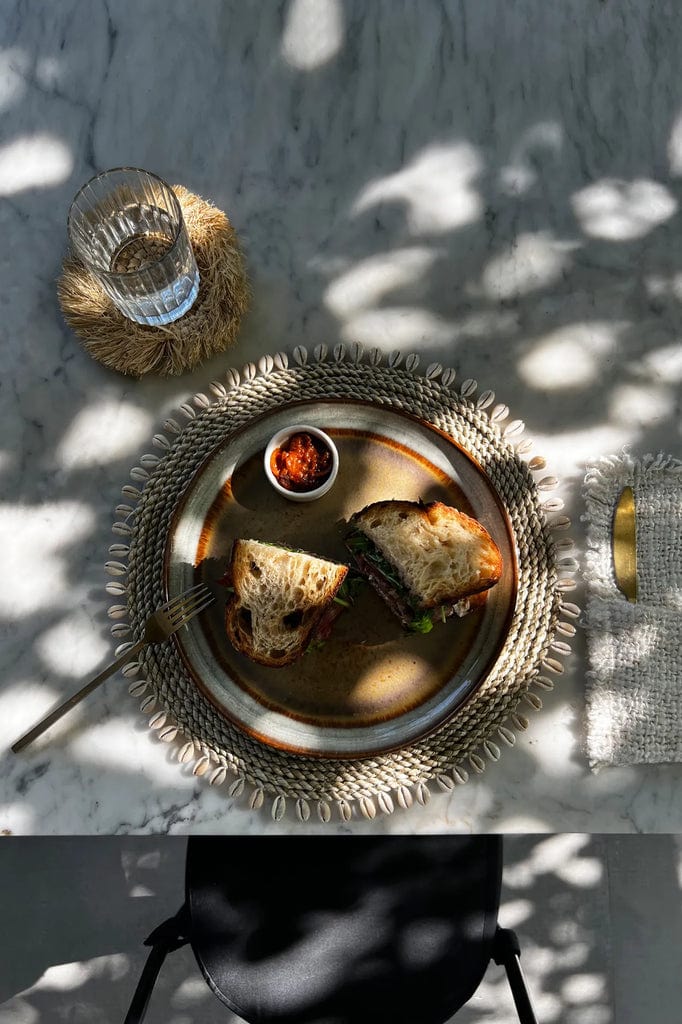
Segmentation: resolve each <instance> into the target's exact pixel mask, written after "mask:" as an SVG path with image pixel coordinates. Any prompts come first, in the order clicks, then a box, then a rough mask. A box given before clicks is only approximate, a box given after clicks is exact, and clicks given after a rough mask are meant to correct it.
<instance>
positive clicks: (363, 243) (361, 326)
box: [0, 0, 682, 833]
mask: <svg viewBox="0 0 682 1024" xmlns="http://www.w3.org/2000/svg"><path fill="white" fill-rule="evenodd" d="M0 42H1V52H0V109H1V110H2V122H0V123H1V126H2V127H1V128H0V133H1V136H0V225H1V229H2V238H3V242H4V244H3V246H2V249H1V254H0V265H1V268H2V269H1V274H0V280H1V282H2V288H1V291H0V302H1V303H2V317H0V335H1V339H2V352H3V359H4V364H3V373H2V378H1V381H0V405H1V408H0V416H1V423H2V441H1V443H0V480H1V482H2V483H1V489H0V523H1V529H0V536H1V537H2V549H3V573H2V582H3V585H2V591H1V593H0V637H1V643H0V658H1V659H2V660H1V665H2V669H1V673H0V732H1V739H2V742H1V744H0V746H1V747H2V749H3V751H4V750H5V749H6V747H7V746H8V745H9V743H10V742H11V741H12V740H13V739H14V738H15V737H16V736H17V735H18V734H19V733H20V732H22V731H23V730H24V729H25V728H27V727H28V726H29V725H30V724H32V722H33V721H34V720H35V719H37V718H38V717H39V716H40V715H41V714H43V713H44V712H46V711H47V710H48V709H49V708H50V706H52V704H53V703H54V702H55V701H56V700H57V699H58V698H60V697H63V696H64V695H66V694H68V693H69V692H71V691H72V690H73V689H76V688H77V687H78V686H79V685H80V683H81V682H82V681H84V680H85V679H86V678H88V677H89V676H90V675H93V674H95V673H96V672H97V671H98V670H99V668H100V667H101V666H102V665H104V664H106V662H107V660H108V659H109V658H110V656H111V653H112V649H113V645H112V641H111V637H110V635H109V622H108V620H107V616H106V606H107V602H106V599H105V598H104V594H103V584H104V574H103V563H104V561H105V560H106V558H107V557H108V556H107V550H108V547H109V544H110V543H111V533H110V527H111V522H112V510H113V508H114V506H115V505H116V504H117V502H118V501H119V496H120V488H121V486H122V485H123V484H124V483H125V482H127V480H128V474H129V470H130V468H131V466H133V465H135V463H136V460H137V459H138V457H139V454H140V453H141V452H143V451H146V450H148V449H149V442H150V439H151V436H152V435H153V434H154V433H155V432H156V431H157V430H158V429H159V427H160V425H161V424H162V423H163V420H164V419H165V418H166V417H167V416H168V415H169V413H171V412H172V410H173V409H175V408H176V407H177V405H178V404H179V403H180V402H182V401H184V400H185V399H186V398H187V397H188V396H189V395H191V394H193V393H194V392H196V391H200V390H203V389H204V388H205V387H206V385H207V383H208V382H209V381H210V380H212V379H215V378H219V377H220V376H221V374H223V373H224V372H225V370H226V369H227V368H228V367H230V366H232V365H234V366H237V367H239V366H242V365H243V364H244V363H246V362H247V361H249V360H253V359H256V358H257V357H258V356H259V355H261V354H263V353H267V352H273V351H277V350H279V349H283V348H284V349H290V350H291V349H292V348H293V347H294V346H295V345H297V344H303V345H307V346H310V347H312V346H314V345H316V344H318V343H320V342H324V343H326V344H327V345H329V346H330V347H331V346H333V345H334V344H336V343H338V342H339V341H342V342H352V341H356V340H357V341H360V342H362V343H364V344H366V345H370V346H378V347H379V348H380V349H381V350H382V351H384V352H386V353H388V352H390V351H392V350H394V349H399V350H401V351H403V352H404V353H408V352H418V353H419V354H420V356H421V358H422V360H423V362H427V363H428V362H431V361H438V362H441V363H442V364H444V365H447V366H454V367H456V368H457V370H458V373H459V374H460V376H465V377H474V378H477V379H478V380H479V381H480V382H481V385H482V386H484V387H487V388H491V389H493V390H494V391H495V392H496V393H497V395H498V397H499V399H500V400H501V401H504V402H506V403H507V404H508V405H509V406H510V407H511V409H512V412H513V414H514V416H518V417H520V418H522V419H524V420H525V422H526V424H527V428H528V431H529V433H530V435H531V436H532V437H534V438H535V444H536V450H537V451H538V452H540V453H542V454H543V455H545V457H546V458H547V460H548V463H549V466H550V467H551V469H552V471H553V472H555V473H556V474H557V475H558V476H559V477H560V478H561V480H562V482H563V484H562V495H563V497H564V498H565V500H566V504H567V508H568V512H569V514H570V515H572V517H573V518H574V536H575V538H576V540H577V542H578V547H579V548H580V546H581V544H582V538H583V535H584V528H583V524H582V523H581V521H580V515H581V511H582V501H581V494H580V488H581V482H582V477H583V474H584V467H585V463H586V461H588V460H589V459H591V458H592V457H595V456H598V455H600V454H608V453H613V452H617V451H619V450H620V449H621V448H622V446H623V445H630V446H631V449H632V451H633V452H635V453H644V452H649V451H658V450H664V451H668V452H671V453H673V454H675V455H678V456H679V455H680V454H682V437H681V433H680V381H681V380H682V348H681V347H680V343H679V329H680V315H679V311H680V298H681V297H682V245H681V244H680V232H679V224H680V208H679V201H680V194H681V187H680V176H682V84H681V80H680V76H679V53H680V49H681V44H682V22H681V21H680V19H679V18H678V17H676V15H675V13H674V12H673V11H672V8H670V9H668V8H664V7H663V5H661V9H660V10H659V11H658V13H656V14H654V13H653V12H652V9H651V4H650V3H649V2H648V0H647V2H645V0H633V2H632V3H630V4H628V5H627V6H626V7H623V5H619V4H616V3H611V2H603V3H601V2H597V0H574V2H572V3H570V4H547V3H546V2H545V0H522V2H521V3H518V4H508V3H506V2H505V0H495V2H493V0H491V2H485V3H480V4H479V3H473V2H472V3H466V2H464V3H454V2H452V3H446V4H443V5H441V4H437V3H427V2H423V3H420V4H418V5H417V4H412V3H399V2H390V3H389V2H385V3H369V4H367V3H360V2H357V3H352V2H341V0H316V2H313V0H290V2H288V3H266V4H257V3H255V2H254V3H238V2H236V0H235V2H233V3H224V2H217V0H216V2H204V3H202V4H200V5H186V4H179V3H170V4H169V3H164V2H161V0H158V2H146V3H144V4H137V3H133V2H132V0H130V2H128V0H125V2H123V0H122V2H119V0H116V2H113V3H111V4H109V5H108V6H107V5H105V4H92V3H89V2H85V0H83V2H76V0H74V2H67V0H63V2H59V3H57V4H54V5H45V4H40V3H35V2H34V3H28V4H25V3H21V4H19V3H11V2H8V3H5V4H3V6H2V10H1V11H0ZM120 164H134V165H138V166H142V167H147V168H149V169H150V170H154V171H156V172H157V173H159V174H161V175H162V176H163V177H165V178H166V179H167V180H170V181H172V182H178V183H183V184H185V185H186V186H187V187H189V188H190V189H192V190H194V191H196V192H198V193H200V194H202V195H204V196H205V197H206V198H208V199H210V200H212V201H213V202H215V203H216V204H217V205H218V206H220V207H222V208H223V209H225V210H226V211H227V212H228V213H229V215H230V217H231V218H232V220H233V222H234V224H235V226H236V228H237V230H238V232H239V234H240V236H241V238H242V240H243V244H244V248H245V252H246V255H247V259H248V264H249V273H250V277H251V281H252V286H253V296H254V300H253V309H252V312H251V313H250V315H249V317H248V319H247V321H246V322H245V324H244V327H243V330H242V332H241V335H240V338H239V341H238V344H237V346H236V347H235V348H234V349H233V350H232V351H230V352H227V353H225V354H224V355H223V356H220V357H217V358H215V359H213V360H212V361H211V362H210V364H207V365H205V366H203V367H201V368H200V369H198V370H196V371H195V372H193V373H192V374H188V375H186V376H185V377H182V378H176V379H173V380H170V381H168V380H165V381H164V380H160V379H151V378H150V379H144V380H142V381H139V382H138V381H135V380H132V379H128V378H123V377H119V376H117V375H115V374H113V373H111V372H109V371H106V370H104V369H103V368H101V367H100V366H98V365H97V364H96V363H95V362H93V361H92V360H91V359H90V358H89V357H88V356H87V355H86V354H85V353H84V351H83V350H82V349H81V347H80V345H79V343H78V341H77V339H76V338H75V337H74V336H73V334H72V333H71V332H70V331H69V330H68V328H66V326H65V325H64V323H63V320H62V318H61V315H60V312H59V309H58V305H57V301H56V291H55V285H56V280H57V277H58V274H59V268H60V262H61V259H62V256H63V254H64V251H65V244H66V234H65V218H66V211H67V209H68V204H69V201H70V199H71V197H72V195H73V194H74V192H75V191H76V189H77V188H78V186H79V185H80V184H81V183H82V182H83V181H84V180H86V179H87V178H88V177H89V176H91V175H92V174H93V173H95V172H96V171H98V170H101V169H104V168H107V167H112V166H116V165H120ZM581 596H582V595H581V591H580V589H579V590H578V591H577V594H576V597H575V599H576V601H577V602H578V603H580V601H581ZM584 672H585V654H584V647H583V643H582V640H581V639H580V638H579V640H578V642H577V643H576V650H575V654H574V656H573V659H572V662H571V663H570V668H569V671H568V672H567V673H566V676H565V677H564V678H563V680H562V682H561V684H560V685H559V686H558V687H557V688H556V690H555V691H554V692H553V693H552V694H549V695H548V696H547V697H546V699H545V707H544V709H543V710H542V711H541V712H539V713H534V714H532V715H531V725H530V728H529V730H528V732H527V733H526V734H524V735H523V736H521V737H520V739H519V740H518V742H517V744H516V747H515V748H514V749H513V750H510V751H507V752H505V755H504V757H503V760H502V761H501V762H500V763H499V764H497V765H493V766H491V767H490V768H489V769H488V770H487V771H486V773H485V774H484V775H483V776H481V777H480V778H476V779H475V780H473V781H471V782H469V783H468V784H467V785H465V786H461V787H457V788H456V789H455V790H454V792H452V793H451V794H436V795H434V796H433V798H432V800H431V802H430V803H429V804H428V806H426V807H413V808H412V809H411V810H410V811H409V812H406V813H404V812H401V813H396V814H395V815H393V816H391V817H379V818H377V819H376V820H375V821H374V822H371V823H367V822H364V821H355V822H352V823H351V824H349V825H346V824H343V823H341V822H340V821H339V820H338V819H335V820H334V822H333V823H331V824H330V825H326V826H322V825H321V824H319V823H318V824H315V825H312V824H311V825H309V826H307V827H308V829H309V830H310V831H315V830H318V829H320V830H321V829H324V830H326V831H329V830H332V831H338V832H340V831H344V830H347V829H349V828H355V829H357V830H375V831H387V832H390V831H408V832H411V831H414V832H418V831H424V832H426V831H446V830H472V831H493V830H494V831H514V830H517V831H518V830H523V831H531V830H538V831H543V830H551V831H555V830H565V831H570V830H575V831H595V832H597V831H602V832H604V831H635V830H637V831H651V832H653V831H682V785H680V783H681V782H682V767H680V766H674V765H668V766H654V767H639V768H621V769H610V770H604V771H602V772H601V773H600V774H597V775H595V774H592V773H591V772H590V771H589V769H588V767H587V763H586V759H585V757H584V754H583V752H582V749H581V726H580V718H581V714H582V708H583V697H582V694H583V681H584ZM0 773H1V774H0V778H1V781H0V830H6V831H8V832H12V833H37V832H45V833H74V832H76V833H78V832H81V833H111V832H135V833H151V832H172V833H181V832H187V831H189V830H192V831H194V832H213V831H216V832H230V833H236V832H258V831H261V830H262V831H267V832H273V831H280V832H282V831H292V832H293V831H296V830H298V829H300V828H301V826H300V825H299V824H298V823H297V822H296V821H295V820H293V819H289V818H288V817H287V818H285V819H284V820H283V821H281V822H279V823H278V824H274V823H273V822H272V821H270V820H269V818H268V817H267V816H265V815H264V814H263V813H261V812H254V811H250V810H248V809H247V808H246V807H245V806H244V805H243V803H241V802H240V801H239V800H233V799H231V798H230V797H229V796H227V794H226V791H225V787H223V788H218V789H211V788H209V787H208V786H207V785H206V783H205V782H204V781H203V780H201V779H197V778H195V777H194V776H192V775H191V774H190V773H189V772H187V771H183V770H182V769H181V768H180V767H179V766H178V765H177V763H175V762H174V761H173V760H172V759H171V757H170V754H169V749H168V748H166V747H165V746H163V745H161V744H159V743H157V742H154V741H153V740H152V739H151V738H150V736H149V733H148V731H147V728H146V724H145V719H144V717H143V716H142V715H141V714H140V712H139V711H138V706H137V703H136V702H135V701H133V700H132V699H131V698H130V697H129V696H128V695H127V693H126V689H125V685H124V684H123V683H122V681H121V680H120V678H119V679H114V680H111V681H110V682H109V683H108V684H107V685H106V687H105V688H104V689H102V690H100V691H99V692H98V693H96V694H95V695H94V696H93V697H91V698H90V700H89V701H88V703H87V705H85V706H82V707H81V708H80V709H79V710H78V711H77V712H75V713H74V714H72V716H71V717H70V719H69V720H68V722H67V721H65V722H62V723H61V724H60V725H59V726H58V727H55V728H54V729H53V730H52V732H51V734H50V736H49V738H46V739H45V740H44V741H43V742H41V743H40V744H39V745H36V747H35V749H33V750H32V751H30V752H26V754H24V755H22V756H20V757H12V756H10V755H8V754H6V753H3V754H2V767H1V769H0Z"/></svg>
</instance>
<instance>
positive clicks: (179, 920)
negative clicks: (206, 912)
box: [123, 906, 188, 1024]
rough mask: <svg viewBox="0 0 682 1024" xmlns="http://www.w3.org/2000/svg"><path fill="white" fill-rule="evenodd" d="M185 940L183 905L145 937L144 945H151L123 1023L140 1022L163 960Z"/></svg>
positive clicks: (184, 911) (185, 919)
mask: <svg viewBox="0 0 682 1024" xmlns="http://www.w3.org/2000/svg"><path fill="white" fill-rule="evenodd" d="M187 941H188V938H187V914H186V910H185V907H184V906H183V907H182V908H181V909H180V910H179V911H178V913H177V914H176V915H175V917H171V918H170V919H169V920H168V921H164V922H163V924H162V925H159V927H158V928H155V929H154V931H153V932H152V934H151V935H150V936H149V937H148V938H147V939H145V942H144V944H145V946H151V951H150V953H149V956H148V957H147V961H146V963H145V965H144V968H143V970H142V975H141V977H140V980H139V981H138V983H137V988H136V989H135V994H134V995H133V1000H132V1002H131V1004H130V1007H129V1009H128V1012H127V1014H126V1018H125V1021H124V1022H123V1024H141V1022H142V1021H143V1019H144V1016H145V1014H146V1012H147V1007H148V1006H149V1000H150V999H151V995H152V989H153V988H154V984H155V982H156V979H157V977H158V974H159V971H160V970H161V967H162V965H163V962H164V960H165V959H166V957H167V956H168V954H169V953H172V952H173V950H175V949H180V947H181V946H184V945H185V943H186V942H187Z"/></svg>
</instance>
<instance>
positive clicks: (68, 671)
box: [35, 610, 110, 678]
mask: <svg viewBox="0 0 682 1024" xmlns="http://www.w3.org/2000/svg"><path fill="white" fill-rule="evenodd" d="M88 626H89V627H90V628H88ZM35 646H36V650H37V652H38V653H39V654H40V657H41V658H42V660H43V662H44V663H45V665H47V666H48V667H49V668H50V669H53V670H54V671H55V672H58V673H59V674H60V675H62V676H74V677H76V678H78V677H79V676H81V675H87V674H95V673H96V672H97V670H98V668H99V666H100V665H102V666H104V664H105V658H106V656H107V654H108V653H109V651H110V644H109V643H108V641H107V640H105V639H104V638H103V637H102V636H100V635H99V629H98V625H97V623H94V622H92V617H91V616H87V615H86V614H85V612H83V611H79V610H76V611H75V612H74V613H72V614H71V615H67V616H65V617H64V618H63V619H62V620H61V621H60V622H58V623H57V624H56V625H54V626H52V628H51V629H46V630H44V631H43V633H42V634H41V635H40V636H39V637H38V639H37V640H36V644H35Z"/></svg>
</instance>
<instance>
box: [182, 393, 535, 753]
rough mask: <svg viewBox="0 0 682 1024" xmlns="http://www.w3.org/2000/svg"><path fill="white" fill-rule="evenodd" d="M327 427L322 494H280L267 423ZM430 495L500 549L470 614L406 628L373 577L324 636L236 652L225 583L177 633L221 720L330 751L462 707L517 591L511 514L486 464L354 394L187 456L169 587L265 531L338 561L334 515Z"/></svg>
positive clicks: (370, 745)
mask: <svg viewBox="0 0 682 1024" xmlns="http://www.w3.org/2000/svg"><path fill="white" fill-rule="evenodd" d="M301 421H305V422H307V423H310V424H311V425H312V426H318V427H321V428H322V429H323V430H326V431H327V432H328V433H329V434H330V435H331V436H332V438H333V439H334V441H335V442H336V445H337V448H338V450H339V460H340V466H339V475H338V478H337V480H336V483H335V485H334V487H333V488H332V490H331V491H330V492H329V493H328V494H326V495H325V496H324V497H322V498H320V499H319V500H318V501H314V502H310V503H308V504H295V503H293V502H290V501H287V499H286V498H284V497H281V496H280V495H278V494H276V493H275V492H274V490H273V488H272V487H271V486H270V484H269V483H268V482H267V480H266V477H265V473H264V471H263V452H264V449H265V446H266V445H267V442H268V440H269V439H270V437H271V436H272V435H273V434H274V433H275V432H276V431H277V430H279V429H280V428H282V427H285V426H287V424H290V423H293V422H301ZM389 498H395V499H406V500H412V501H416V500H418V499H419V498H421V499H422V500H423V501H425V502H427V501H433V500H440V501H443V502H445V503H447V504H450V505H454V506H456V507H457V508H459V509H461V510H462V511H463V512H466V513H467V514H469V515H473V516H475V517H476V518H477V519H478V520H480V522H481V523H483V525H484V526H485V527H486V529H487V530H488V531H489V533H490V534H491V535H492V537H493V538H494V540H495V541H496V543H497V545H498V547H499V548H500V550H501V552H502V558H503V562H504V570H503V574H502V578H501V580H500V581H499V583H498V584H497V585H496V586H495V587H494V588H493V589H492V590H491V591H490V592H489V593H488V595H487V599H486V600H485V601H484V603H483V604H482V605H481V607H480V608H477V609H476V611H474V612H473V613H471V614H469V615H467V616H465V617H464V618H461V619H459V618H456V617H453V618H452V619H449V620H448V621H447V622H446V623H439V624H438V625H437V626H435V627H434V629H433V630H432V632H431V633H429V634H427V635H414V636H412V635H406V634H405V633H404V632H403V631H402V629H401V627H400V624H399V623H398V620H397V619H395V618H394V616H393V615H391V613H390V612H389V611H388V609H387V608H386V606H385V605H384V603H383V602H382V601H381V600H380V598H379V597H378V596H377V594H376V593H375V592H374V591H373V589H372V588H371V587H369V586H367V587H366V588H364V591H363V593H362V594H361V595H360V597H359V598H358V600H357V602H356V605H355V607H354V608H352V609H351V610H349V611H345V612H344V613H343V615H342V616H341V617H340V618H339V619H338V620H337V622H336V623H335V626H334V631H333V634H332V637H331V639H330V640H328V641H327V643H326V644H325V645H324V646H323V647H322V648H321V649H320V650H316V651H313V652H310V653H308V654H306V655H305V656H304V657H303V658H301V659H300V660H299V661H297V662H296V663H295V664H293V665H290V666H286V667H284V668H266V667H263V666H260V665H256V664H254V663H253V662H251V661H249V660H248V659H247V658H244V657H243V656H241V655H239V654H237V653H236V652H235V651H234V650H233V649H232V647H231V646H230V644H229V642H228V640H227V637H226V634H225V630H224V627H223V621H224V607H225V600H226V598H227V594H225V595H224V596H222V592H221V588H220V587H216V588H215V590H216V592H217V593H218V595H219V600H218V601H217V602H216V604H214V605H213V606H212V607H211V608H210V609H209V611H208V612H205V613H204V614H202V615H201V616H199V617H198V618H197V619H195V620H193V621H192V622H191V623H190V624H189V626H187V627H186V628H185V629H183V630H181V631H180V633H179V634H176V636H175V637H174V641H175V642H176V643H177V645H178V647H179V649H180V652H181V655H182V658H183V660H184V663H185V666H186V669H187V672H188V674H189V675H190V677H191V679H192V680H193V681H194V683H195V685H196V686H197V687H199V688H200V689H201V691H202V692H203V693H204V694H205V696H206V697H207V698H208V699H209V700H210V701H211V702H212V703H213V704H214V705H215V707H216V708H217V709H218V710H219V711H220V713H221V714H222V715H224V717H225V718H227V719H229V720H230V721H231V722H233V723H234V724H235V725H236V726H238V727H239V728H240V729H242V730H243V731H245V732H246V733H248V734H249V735H251V736H253V737H255V738H257V739H259V740H261V741H262V742H264V743H267V744H269V745H271V746H274V747H278V748H281V749H285V750H288V751H292V752H300V753H306V754H317V755H320V756H325V757H362V756H368V755H371V754H376V753H380V752H385V751H388V750H393V749H397V748H399V747H402V746H404V745H406V744H407V743H410V742H411V741H414V740H415V739H417V738H419V737H422V736H424V735H426V734H428V733H429V732H431V731H433V730H434V729H435V728H437V727H438V726H439V725H440V724H441V723H443V722H444V721H446V720H447V719H448V718H450V717H451V716H452V715H455V714H457V712H458V710H459V709H460V708H461V707H462V705H463V704H464V702H466V700H467V698H468V697H469V696H470V695H471V694H472V693H473V692H474V691H475V690H476V689H477V687H478V686H480V684H481V682H482V681H483V680H484V679H485V677H486V674H487V673H488V672H489V671H490V669H491V667H492V665H493V664H494V663H495V660H496V658H497V656H498V654H499V652H500V650H501V648H502V645H503V643H504V640H505V637H506V635H507V630H508V628H509V623H510V621H511V617H512V613H513V610H514V602H515V598H516V581H517V572H516V554H515V546H514V537H513V535H512V531H511V527H510V523H509V519H508V517H507V515H506V512H505V510H504V508H503V506H502V504H501V502H500V500H499V498H498V496H497V494H496V493H495V490H494V488H493V487H492V485H491V483H490V481H489V479H488V477H487V476H486V475H485V474H484V473H483V471H482V470H481V468H480V467H479V466H478V465H477V464H476V463H475V462H474V461H473V460H472V458H471V457H470V456H469V455H468V454H467V453H466V452H465V451H463V450H462V448H460V447H458V446H457V445H456V444H454V443H453V442H452V440H451V439H450V438H448V437H447V436H446V435H444V434H442V433H441V432H439V431H438V430H436V429H435V428H433V427H431V426H429V425H428V424H426V423H424V422H422V421H421V420H418V419H416V418H414V417H413V416H410V415H408V414H403V413H401V412H397V411H393V410H388V409H384V408H381V407H378V406H375V405H372V404H371V403H365V402H360V401H351V400H348V401H346V400H343V401H341V400H339V401H319V402H318V401H316V402H302V403H295V404H293V405H289V406H285V407H282V408H280V409H278V410H277V411H276V412H271V413H268V414H267V415H265V416H263V417H261V418H259V419H257V420H254V421H252V422H251V423H250V424H249V425H248V426H247V427H245V428H243V429H241V430H239V431H238V432H235V433H233V434H231V435H230V436H228V437H226V438H225V441H224V443H222V444H221V445H220V446H219V447H218V448H217V449H216V450H215V451H214V452H213V453H212V454H211V455H210V456H209V458H208V459H207V460H206V461H205V462H203V464H202V465H201V466H200V467H199V468H198V469H197V472H196V474H195V475H194V477H193V479H192V480H191V482H190V484H189V486H188V487H187V489H186V491H185V493H184V495H183V498H182V501H181V503H180V506H179V507H178V509H177V510H176V513H175V516H174V519H173V522H172V524H171V528H170V533H169V537H168V543H167V549H166V559H165V572H166V585H167V590H168V594H169V596H170V597H172V596H174V595H176V594H179V593H181V592H182V591H183V590H185V589H187V588H188V587H190V586H192V585H193V584H194V583H196V582H198V581H202V580H203V581H207V582H213V581H216V580H218V579H219V578H220V577H221V576H222V575H223V573H224V571H225V568H226V565H227V562H228V559H229V555H230V550H231V546H232V542H233V540H234V539H235V538H237V537H248V538H253V539H256V540H264V541H273V542H276V543H280V544H284V545H286V546H288V547H293V548H301V549H304V550H308V551H311V552H314V553H316V554H319V555H321V556H323V557H327V558H332V559H335V560H337V561H348V560H349V556H348V552H347V551H346V548H345V547H344V544H343V540H342V532H341V529H340V527H341V526H342V525H343V521H344V520H347V519H348V517H349V516H350V515H352V513H353V512H356V511H357V510H358V509H361V508H363V507H364V506H365V505H367V504H369V503H370V502H373V501H380V500H384V499H389Z"/></svg>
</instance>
